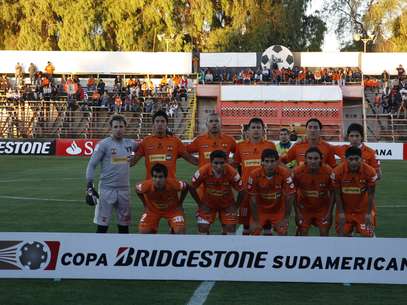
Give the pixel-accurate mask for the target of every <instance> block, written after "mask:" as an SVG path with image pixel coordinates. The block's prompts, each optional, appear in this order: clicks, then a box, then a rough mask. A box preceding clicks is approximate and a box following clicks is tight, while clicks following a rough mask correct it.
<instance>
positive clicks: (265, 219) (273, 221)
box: [250, 210, 288, 235]
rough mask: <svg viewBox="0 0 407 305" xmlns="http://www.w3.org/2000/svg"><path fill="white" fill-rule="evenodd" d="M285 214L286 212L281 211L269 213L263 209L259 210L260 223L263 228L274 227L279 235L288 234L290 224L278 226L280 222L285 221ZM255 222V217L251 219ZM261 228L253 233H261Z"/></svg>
mask: <svg viewBox="0 0 407 305" xmlns="http://www.w3.org/2000/svg"><path fill="white" fill-rule="evenodd" d="M284 216H285V213H284V212H281V211H280V212H279V213H267V212H263V211H261V210H258V218H259V224H260V227H261V228H262V229H270V228H272V229H273V230H274V231H275V232H276V233H277V235H287V232H288V224H287V225H285V226H277V224H278V223H280V222H281V221H283V219H284ZM250 221H251V222H253V218H251V220H250ZM260 233H261V230H256V231H255V232H252V233H251V234H252V235H260Z"/></svg>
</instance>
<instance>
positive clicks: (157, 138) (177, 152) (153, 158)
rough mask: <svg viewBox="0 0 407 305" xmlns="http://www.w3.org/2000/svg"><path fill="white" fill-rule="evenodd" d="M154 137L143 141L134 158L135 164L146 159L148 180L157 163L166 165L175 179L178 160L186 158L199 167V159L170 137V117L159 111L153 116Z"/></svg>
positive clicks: (178, 140) (178, 141)
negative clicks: (168, 128)
mask: <svg viewBox="0 0 407 305" xmlns="http://www.w3.org/2000/svg"><path fill="white" fill-rule="evenodd" d="M152 119H153V135H151V136H147V137H145V138H144V139H143V141H141V143H140V146H139V148H138V150H137V151H136V153H135V156H134V163H136V162H137V161H138V160H140V159H141V158H142V157H144V159H145V164H146V175H147V177H146V178H147V179H149V178H151V168H152V166H153V165H154V164H155V163H161V164H164V165H165V166H166V167H167V169H168V177H169V178H173V179H175V177H176V169H177V159H178V158H179V157H182V158H184V159H185V160H187V161H188V162H189V163H191V164H194V165H197V164H198V160H197V158H195V157H193V156H191V155H190V154H189V153H188V152H187V151H186V149H185V146H184V144H182V142H181V141H180V139H178V138H177V137H176V136H173V135H169V134H168V130H167V125H168V116H167V114H166V113H165V112H164V111H162V110H159V111H157V112H156V113H154V115H153V118H152Z"/></svg>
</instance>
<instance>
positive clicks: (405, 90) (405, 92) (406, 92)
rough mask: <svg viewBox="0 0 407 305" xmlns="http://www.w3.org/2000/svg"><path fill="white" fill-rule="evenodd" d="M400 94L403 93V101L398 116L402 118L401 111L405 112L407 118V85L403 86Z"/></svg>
mask: <svg viewBox="0 0 407 305" xmlns="http://www.w3.org/2000/svg"><path fill="white" fill-rule="evenodd" d="M400 95H401V103H400V107H399V109H398V111H397V118H400V114H401V112H404V119H407V109H406V106H407V86H405V87H404V88H401V90H400Z"/></svg>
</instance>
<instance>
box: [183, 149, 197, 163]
mask: <svg viewBox="0 0 407 305" xmlns="http://www.w3.org/2000/svg"><path fill="white" fill-rule="evenodd" d="M181 157H182V158H183V159H184V160H186V161H187V162H189V163H191V164H192V165H198V163H199V160H198V158H197V157H195V156H193V155H191V154H190V153H189V152H187V151H184V152H182V153H181Z"/></svg>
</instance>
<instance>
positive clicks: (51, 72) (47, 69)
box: [45, 61, 55, 79]
mask: <svg viewBox="0 0 407 305" xmlns="http://www.w3.org/2000/svg"><path fill="white" fill-rule="evenodd" d="M54 71H55V67H54V65H53V64H52V63H51V62H50V61H49V62H48V63H47V65H46V66H45V72H46V73H47V76H48V77H49V78H50V79H52V76H53V75H54Z"/></svg>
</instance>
